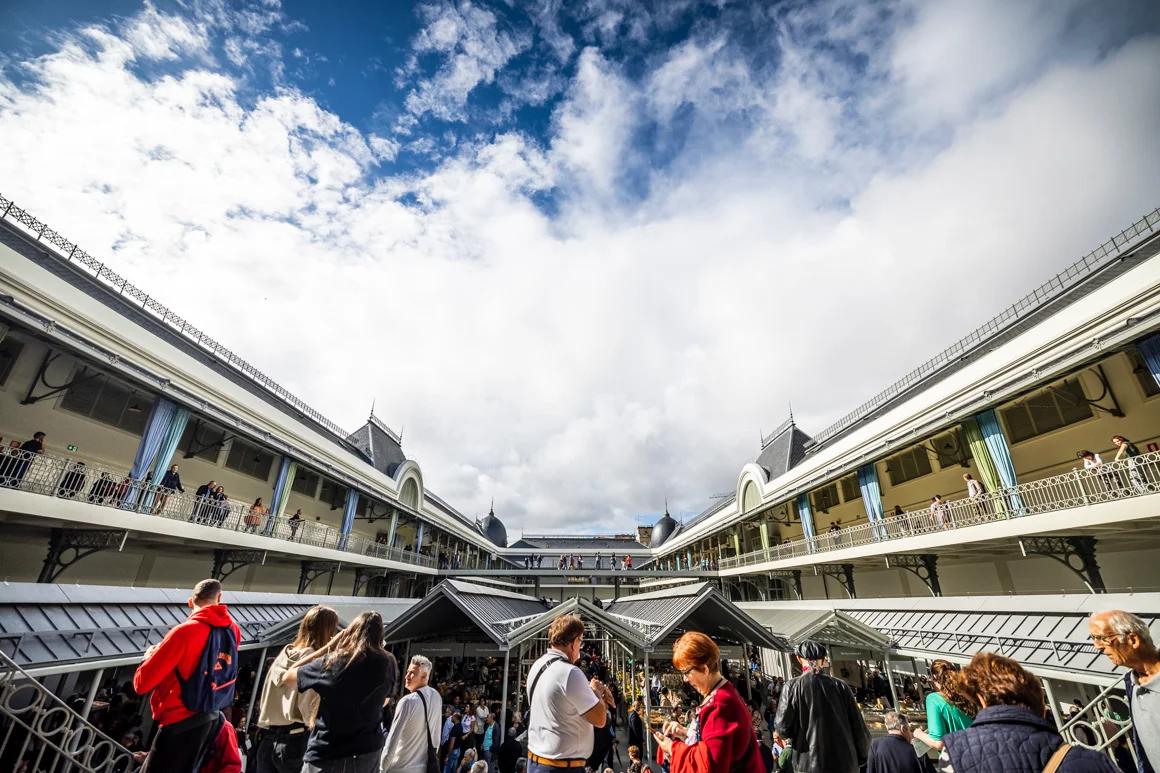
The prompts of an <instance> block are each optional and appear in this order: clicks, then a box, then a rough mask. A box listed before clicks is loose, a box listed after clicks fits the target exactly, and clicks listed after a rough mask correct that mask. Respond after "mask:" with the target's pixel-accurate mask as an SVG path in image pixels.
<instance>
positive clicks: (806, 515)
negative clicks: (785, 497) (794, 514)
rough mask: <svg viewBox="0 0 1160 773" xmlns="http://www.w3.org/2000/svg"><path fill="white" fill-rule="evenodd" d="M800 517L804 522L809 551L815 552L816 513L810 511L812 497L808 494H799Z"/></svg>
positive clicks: (803, 531)
mask: <svg viewBox="0 0 1160 773" xmlns="http://www.w3.org/2000/svg"><path fill="white" fill-rule="evenodd" d="M797 505H798V516H799V517H800V518H801V520H802V534H804V535H805V537H806V540H808V544H809V549H810V551H811V552H813V549H814V513H813V510H811V509H810V497H809V495H808V494H798V502H797Z"/></svg>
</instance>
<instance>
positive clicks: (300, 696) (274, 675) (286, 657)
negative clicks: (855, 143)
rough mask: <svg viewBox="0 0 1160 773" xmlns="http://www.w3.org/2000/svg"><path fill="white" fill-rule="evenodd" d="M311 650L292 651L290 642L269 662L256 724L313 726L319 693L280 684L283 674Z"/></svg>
mask: <svg viewBox="0 0 1160 773" xmlns="http://www.w3.org/2000/svg"><path fill="white" fill-rule="evenodd" d="M310 652H311V651H310V650H308V649H307V650H291V649H290V645H286V646H285V647H283V648H282V651H281V652H279V653H278V657H276V658H274V662H273V663H271V664H270V671H269V673H267V674H266V680H265V683H264V684H263V685H262V702H261V705H260V706H259V709H258V727H282V726H284V725H293V724H295V723H299V722H301V723H302V724H304V725H306V726H307V727H311V728H312V727H314V720H315V718H316V717H317V716H318V702H319V697H318V693H316V692H314V690H307V691H306V692H302V693H300V692H298V687H297V685H293V684H291V685H283V684H282V677H284V676H285V675H286V672H287V671H289V670H290V669H291V668H293V667H294V665H295V664H296V663H297V662H298V661H300V660H301V659H302V658H304V657H306V656H307V655H309V654H310Z"/></svg>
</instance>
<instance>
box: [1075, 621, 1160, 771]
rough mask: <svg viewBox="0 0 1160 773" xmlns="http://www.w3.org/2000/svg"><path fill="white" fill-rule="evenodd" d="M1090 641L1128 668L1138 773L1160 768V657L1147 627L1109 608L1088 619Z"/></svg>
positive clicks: (1126, 678)
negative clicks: (1159, 766)
mask: <svg viewBox="0 0 1160 773" xmlns="http://www.w3.org/2000/svg"><path fill="white" fill-rule="evenodd" d="M1088 630H1089V632H1090V637H1089V638H1090V639H1091V641H1092V644H1093V645H1094V646H1095V648H1096V649H1097V650H1099V651H1100V653H1101V654H1102V655H1103V656H1104V657H1106V658H1107V659H1108V660H1110V661H1112V663H1113V664H1115V665H1117V666H1123V667H1125V668H1127V669H1128V673H1127V674H1125V675H1124V692H1125V693H1126V694H1127V699H1128V711H1129V713H1130V714H1131V717H1132V731H1131V734H1132V746H1133V747H1134V748H1135V750H1136V757H1137V758H1138V759H1139V768H1138V770H1139V773H1154V772H1155V770H1156V767H1157V766H1158V765H1160V654H1158V653H1157V651H1156V645H1155V644H1153V643H1152V632H1151V631H1149V630H1148V624H1147V623H1145V622H1144V621H1143V620H1141V619H1140V618H1139V617H1137V616H1136V615H1133V614H1132V613H1131V612H1124V611H1122V610H1119V609H1109V610H1106V611H1103V612H1096V613H1095V614H1094V615H1092V616H1091V617H1090V618H1089V619H1088Z"/></svg>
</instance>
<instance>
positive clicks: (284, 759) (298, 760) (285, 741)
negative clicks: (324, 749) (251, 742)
mask: <svg viewBox="0 0 1160 773" xmlns="http://www.w3.org/2000/svg"><path fill="white" fill-rule="evenodd" d="M308 740H310V733H308V732H302V733H297V734H295V735H284V734H281V733H271V732H269V731H266V732H264V733H263V734H262V741H261V743H259V744H258V752H257V754H256V755H255V763H256V766H257V767H256V768H255V770H256V771H257V773H298V772H299V771H300V770H302V755H304V754H306V742H307V741H308Z"/></svg>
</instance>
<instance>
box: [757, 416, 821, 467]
mask: <svg viewBox="0 0 1160 773" xmlns="http://www.w3.org/2000/svg"><path fill="white" fill-rule="evenodd" d="M813 442H814V441H813V439H812V438H811V437H810V436H809V435H807V434H806V433H804V432H802V431H801V430H800V429H798V426H797V425H796V424H794V421H793V419H792V418H790V420H789V421H787V422H786V423H784V424H782V425H781V426H780V427H779V428H778V429H776V430H774V433H773V434H772V435H770V436H769V437H768V438H766V439H765V440H764V441H763V442H762V445H761V453H760V454H759V455H758V456H757V464H758V466H760V467H763V468H765V471H766V472H767V473H769V477H770V478H771V479H772V478H776V477H778V476H779V475H784V474H785V473H787V472H789V471H790V469H792V468H793V467H794V466H796V465H797V463H798V462H800V461H801V460H802V459H804V458H805V455H806V450H807V449H808V448H809V446H810V445H811V444H812V443H813Z"/></svg>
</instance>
